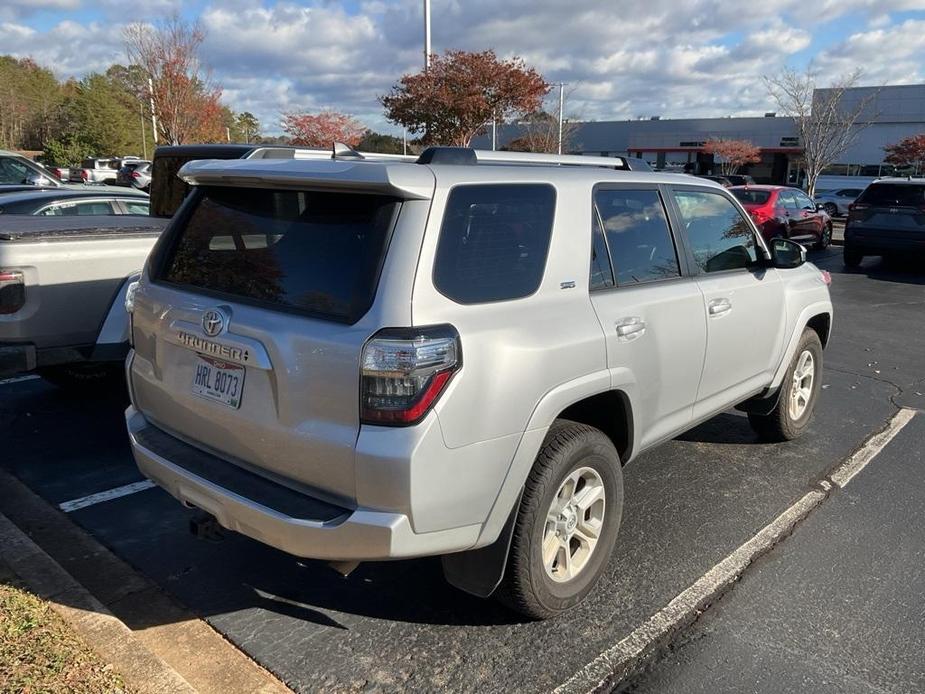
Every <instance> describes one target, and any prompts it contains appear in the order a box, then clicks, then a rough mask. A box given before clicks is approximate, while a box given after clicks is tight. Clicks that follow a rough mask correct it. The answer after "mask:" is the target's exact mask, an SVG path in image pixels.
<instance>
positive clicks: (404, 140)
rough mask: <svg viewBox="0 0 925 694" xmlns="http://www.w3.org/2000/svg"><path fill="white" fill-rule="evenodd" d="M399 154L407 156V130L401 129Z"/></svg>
mask: <svg viewBox="0 0 925 694" xmlns="http://www.w3.org/2000/svg"><path fill="white" fill-rule="evenodd" d="M401 153H402V154H404V155H406V156H407V154H408V128H402V133H401Z"/></svg>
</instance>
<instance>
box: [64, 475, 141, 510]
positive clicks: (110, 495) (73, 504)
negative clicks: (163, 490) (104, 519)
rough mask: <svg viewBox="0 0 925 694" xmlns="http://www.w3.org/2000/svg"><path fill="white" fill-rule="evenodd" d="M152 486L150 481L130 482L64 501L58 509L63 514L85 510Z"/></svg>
mask: <svg viewBox="0 0 925 694" xmlns="http://www.w3.org/2000/svg"><path fill="white" fill-rule="evenodd" d="M154 486H156V485H155V484H154V482H152V481H151V480H141V481H140V482H132V483H131V484H126V485H123V486H121V487H116V488H115V489H107V490H106V491H105V492H97V493H96V494H90V495H89V496H82V497H81V498H79V499H73V500H71V501H65V502H64V503H62V504H58V508H60V509H61V510H62V511H64V512H65V513H71V512H72V511H77V510H79V509H82V508H87V506H93V505H95V504H101V503H103V502H104V501H111V500H112V499H118V498H120V497H123V496H128V495H129V494H135V493H136V492H143V491H144V490H145V489H151V488H152V487H154Z"/></svg>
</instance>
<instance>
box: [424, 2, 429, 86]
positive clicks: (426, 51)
mask: <svg viewBox="0 0 925 694" xmlns="http://www.w3.org/2000/svg"><path fill="white" fill-rule="evenodd" d="M429 68H430V0H424V69H425V70H427V69H429Z"/></svg>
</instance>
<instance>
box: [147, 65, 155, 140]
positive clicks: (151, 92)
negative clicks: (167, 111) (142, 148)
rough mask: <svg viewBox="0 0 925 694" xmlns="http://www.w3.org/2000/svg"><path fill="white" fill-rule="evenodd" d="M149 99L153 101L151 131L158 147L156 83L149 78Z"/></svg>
mask: <svg viewBox="0 0 925 694" xmlns="http://www.w3.org/2000/svg"><path fill="white" fill-rule="evenodd" d="M148 98H149V99H150V100H151V130H152V135H153V137H154V146H155V147H156V146H157V116H155V115H154V82H152V81H151V78H150V77H149V78H148Z"/></svg>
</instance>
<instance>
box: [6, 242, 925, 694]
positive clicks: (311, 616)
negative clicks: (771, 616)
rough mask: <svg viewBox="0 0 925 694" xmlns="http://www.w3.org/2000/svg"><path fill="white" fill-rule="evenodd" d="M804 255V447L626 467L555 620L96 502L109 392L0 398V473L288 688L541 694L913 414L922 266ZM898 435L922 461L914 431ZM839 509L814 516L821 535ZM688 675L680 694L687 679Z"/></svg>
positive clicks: (422, 578) (434, 576)
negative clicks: (825, 345) (818, 372)
mask: <svg viewBox="0 0 925 694" xmlns="http://www.w3.org/2000/svg"><path fill="white" fill-rule="evenodd" d="M811 260H814V261H815V262H817V264H819V265H820V266H821V267H824V268H826V269H829V270H831V271H832V272H833V276H834V282H833V285H832V296H833V302H834V304H835V311H836V315H835V324H834V325H835V328H834V334H833V337H832V341H831V345H830V347H829V349H828V350H827V352H826V365H825V377H824V385H823V392H822V398H821V400H820V403H819V405H818V409H817V414H816V418H815V420H814V422H813V425H812V427H811V430H810V432H809V433H808V435H807V436H805V437H804V438H802V439H800V440H797V441H794V442H790V443H787V444H775V445H766V444H761V443H758V442H757V441H756V438H755V436H754V434H753V433H752V430H751V429H750V427H749V425H748V422H747V420H746V418H745V417H744V416H743V415H740V414H739V413H734V412H730V413H726V414H722V415H720V416H718V417H715V418H714V419H712V420H710V421H708V422H706V423H705V424H703V425H701V426H700V427H698V428H697V429H695V430H693V431H691V432H689V433H688V434H686V435H684V436H682V437H680V438H679V439H677V440H674V441H672V442H670V443H668V444H666V445H664V446H662V447H661V448H659V449H657V450H655V451H652V452H649V453H647V454H645V455H644V456H642V457H640V458H639V459H638V460H636V461H634V462H633V463H632V464H631V465H630V466H629V467H628V468H627V469H626V471H625V473H624V475H625V487H626V489H625V494H626V507H625V509H624V521H623V527H622V529H621V533H620V537H619V539H618V545H617V549H616V551H615V554H614V557H613V559H612V561H611V563H610V565H609V567H608V571H607V574H606V575H605V577H604V579H603V580H602V582H601V586H600V587H599V589H597V590H596V591H595V592H594V593H592V595H591V596H590V597H589V599H588V600H586V601H585V602H584V603H583V604H581V605H580V606H579V607H577V608H575V609H574V610H573V611H572V612H571V613H569V614H567V615H565V616H564V617H562V618H559V619H555V620H553V621H549V622H544V623H530V622H523V621H522V620H521V619H520V618H519V617H518V616H517V615H515V614H513V613H511V612H509V611H507V610H505V609H504V608H502V607H500V606H499V605H497V604H495V603H494V602H491V601H481V600H478V599H476V598H472V597H469V596H467V595H465V594H463V593H460V592H458V591H456V590H454V589H452V588H450V587H449V586H447V585H446V584H445V583H444V582H443V579H442V575H441V570H440V564H439V561H438V560H436V559H427V560H414V561H406V562H395V563H369V564H365V565H362V566H360V568H358V569H357V570H356V571H355V572H354V573H352V574H351V575H350V576H349V577H348V578H342V577H340V576H339V575H338V574H336V573H334V572H333V571H332V570H331V569H329V568H327V567H326V566H325V565H323V564H321V563H318V562H311V561H302V560H298V559H295V558H293V557H290V556H288V555H285V554H283V553H281V552H278V551H276V550H274V549H271V548H268V547H265V546H263V545H260V544H258V543H256V542H254V541H251V540H249V539H247V538H244V537H241V536H236V535H233V534H228V535H227V536H226V539H224V540H223V541H221V542H208V541H203V540H197V539H195V538H194V537H193V536H192V535H190V534H189V532H188V530H187V527H188V523H189V519H190V517H191V513H192V512H190V511H187V510H184V509H183V508H182V507H180V505H179V504H178V503H176V502H175V501H174V500H173V499H172V498H170V497H169V496H168V495H167V494H166V493H164V492H162V491H160V490H159V489H156V488H146V487H145V486H143V485H139V486H140V487H141V488H139V489H136V488H129V490H128V491H126V490H123V491H126V493H125V495H124V496H119V497H117V498H108V497H106V496H103V497H93V495H97V494H100V493H103V492H107V491H109V490H113V489H117V488H121V487H124V486H125V485H131V484H134V483H138V482H141V481H142V477H141V475H140V474H139V473H138V471H137V470H136V468H135V466H134V463H133V461H132V460H131V456H130V454H129V449H128V444H127V440H126V435H125V431H124V422H123V416H122V410H123V409H124V403H123V402H122V401H121V400H120V399H119V398H115V397H112V398H103V397H100V398H96V399H90V398H86V397H79V396H74V395H67V394H65V393H63V392H61V391H59V390H56V389H55V388H53V387H52V386H50V385H47V384H45V383H44V382H43V381H41V380H37V379H33V380H23V381H17V382H11V383H7V384H4V385H0V437H2V440H3V441H4V442H5V444H4V445H5V453H4V455H3V457H2V462H0V465H2V466H3V467H4V468H5V469H7V470H9V471H10V472H12V473H13V474H14V475H16V476H17V477H18V478H19V479H20V480H22V481H23V482H25V483H26V484H27V485H28V486H29V487H31V488H32V489H33V490H34V491H35V492H36V493H38V494H39V495H41V496H42V497H43V498H44V499H46V500H47V501H49V502H51V503H52V504H55V505H59V504H62V503H66V502H74V501H75V500H83V499H85V498H87V497H91V498H90V499H89V502H85V503H87V505H83V506H81V504H71V505H69V506H66V508H75V507H79V508H75V510H72V511H70V513H69V514H68V515H69V517H70V519H71V520H73V521H74V522H75V523H77V524H79V525H80V526H81V527H83V528H84V529H85V530H86V531H87V532H89V533H90V534H92V535H93V536H94V537H96V538H97V539H98V540H100V541H101V542H102V543H103V544H105V545H106V546H108V547H109V548H110V549H112V550H113V551H114V552H115V553H116V554H117V555H119V556H120V557H122V558H123V559H125V560H126V561H128V562H129V563H131V564H132V565H133V566H135V567H136V568H137V569H138V570H139V571H141V572H142V573H144V574H145V575H146V576H148V577H149V578H151V579H152V580H154V581H155V582H157V583H158V584H160V585H161V586H162V587H163V588H164V589H165V590H166V591H168V592H169V593H171V594H172V595H173V596H175V597H176V598H177V599H178V600H179V601H180V602H182V603H183V604H185V605H186V606H187V607H188V608H189V609H190V610H191V611H193V612H195V613H196V614H199V615H200V616H202V617H203V618H204V619H206V620H208V622H209V623H210V624H211V625H212V626H213V627H214V628H216V629H217V630H218V631H220V632H221V633H222V634H224V635H225V636H226V637H227V638H228V639H229V640H230V641H232V642H233V643H234V644H236V645H237V646H239V647H240V648H242V649H243V650H244V651H245V652H246V653H247V654H249V655H250V656H252V657H253V658H254V659H255V660H257V661H258V662H259V663H260V664H262V665H263V666H264V667H266V668H267V669H269V670H270V671H272V672H273V673H275V674H276V675H277V676H278V677H280V678H281V679H282V680H283V681H284V682H286V683H287V684H288V685H289V686H291V687H292V688H293V689H295V690H297V691H306V692H307V691H320V690H338V691H345V690H346V691H349V690H382V691H391V690H398V689H402V690H405V691H432V690H434V689H436V688H438V687H449V688H452V689H454V690H463V691H464V690H479V691H509V690H517V691H522V692H530V691H545V690H549V689H551V688H554V687H555V686H556V685H558V684H560V683H562V682H564V681H565V680H567V679H568V678H569V677H570V676H571V675H572V674H573V673H574V672H575V671H577V670H578V669H580V668H581V667H582V666H584V665H585V664H586V663H588V662H589V661H591V660H592V659H593V658H595V657H596V656H597V655H598V654H599V653H600V652H602V651H604V650H605V649H607V648H608V647H609V646H611V645H612V644H614V643H616V642H617V641H619V640H620V639H621V638H623V637H624V636H625V635H626V634H628V633H629V632H630V631H632V630H633V629H634V628H635V627H636V626H637V625H639V624H640V623H641V622H642V621H644V620H645V619H646V618H648V617H649V616H650V615H651V614H652V613H654V612H655V611H657V610H658V609H660V608H661V607H663V606H664V605H665V604H667V603H668V602H669V601H670V600H671V599H672V598H673V597H674V596H676V595H677V594H678V593H679V592H680V591H682V590H684V589H685V588H686V587H687V586H689V585H690V584H691V583H693V582H694V581H696V580H697V579H698V578H699V577H700V576H702V575H703V574H704V573H705V572H706V571H708V570H709V569H710V568H711V567H712V566H713V565H715V564H716V563H717V562H719V561H720V560H721V559H723V557H725V556H726V555H727V554H729V553H730V552H731V551H732V550H734V549H735V548H736V547H738V546H739V545H740V544H742V543H743V542H744V541H746V540H748V539H749V538H750V537H752V536H753V535H754V534H755V532H756V531H757V530H758V529H760V528H762V527H763V526H764V525H765V524H767V523H768V522H769V521H770V520H771V519H772V518H774V517H775V516H776V515H777V514H778V513H780V512H781V511H782V510H783V509H785V508H786V507H787V506H789V505H790V504H791V503H792V502H793V501H794V500H795V499H797V498H799V497H800V496H802V495H803V493H805V491H806V490H807V489H808V488H809V487H810V486H811V485H813V484H814V483H815V482H816V481H817V480H818V479H820V478H821V477H823V476H825V475H826V473H827V472H828V471H829V470H831V469H832V468H833V467H834V466H835V465H837V464H838V463H839V462H841V461H842V460H844V459H845V458H846V457H848V456H849V455H850V454H851V453H852V452H853V451H854V450H855V449H856V448H857V447H858V446H859V445H860V444H861V443H862V442H863V441H864V440H865V439H866V438H867V437H869V436H870V435H871V434H873V433H874V432H876V431H878V430H880V429H882V428H883V426H884V425H885V423H886V422H887V421H888V420H889V419H890V418H891V417H892V416H893V415H894V414H895V412H896V410H897V408H898V407H900V406H906V407H919V408H921V407H925V395H923V392H925V360H923V359H922V358H921V345H922V344H923V342H925V321H923V320H922V315H923V307H925V279H923V277H922V275H921V274H920V271H919V274H917V271H916V268H915V267H902V266H899V267H895V266H892V265H887V264H884V263H882V262H881V261H879V259H868V260H867V261H865V263H864V265H863V266H862V268H861V270H860V271H856V272H851V273H846V272H844V271H843V270H842V264H841V258H840V249H836V248H833V249H830V250H828V251H825V252H820V253H816V254H811ZM744 348H745V347H744V346H743V349H744ZM923 419H925V417H923ZM906 436H912V437H913V442H912V443H911V444H909V445H913V444H914V445H918V446H919V449H920V448H921V443H920V442H921V439H922V438H923V437H925V431H923V430H922V428H921V426H918V427H917V428H915V429H912V430H910V431H909V432H908V433H907V434H906ZM915 437H918V438H915ZM915 442H919V443H915ZM878 470H879V468H878V467H876V466H874V467H872V468H871V469H870V470H869V471H867V472H865V476H866V477H870V476H876V475H878V474H879V473H878ZM846 494H847V492H846ZM918 498H919V499H921V496H919V497H918ZM910 503H913V502H911V501H910ZM842 506H843V504H842ZM839 507H840V506H837V505H835V504H832V505H831V507H830V508H828V509H826V510H827V512H828V513H829V515H830V516H831V515H833V514H834V516H836V518H835V519H834V521H833V522H837V521H838V518H837V516H838V513H839V511H838V509H839ZM891 512H893V511H892V510H890V509H887V510H885V511H884V513H891ZM871 518H872V519H874V520H872V521H871V522H876V521H875V519H876V515H875V514H872V515H871ZM821 523H822V521H819V522H818V523H816V524H815V526H812V525H810V524H809V523H808V522H807V523H806V525H805V527H802V528H801V529H800V533H801V537H802V536H807V537H809V536H812V535H813V534H814V533H821V532H823V529H822V528H821V525H820V524H821ZM884 523H886V521H884ZM813 527H816V528H817V529H816V530H815V531H814V530H813ZM875 529H876V528H875ZM883 532H890V530H889V528H888V527H887V525H884V527H883ZM794 539H797V538H794ZM774 566H775V564H774V563H773V562H771V561H766V562H764V563H763V564H762V565H761V573H760V575H761V576H770V577H771V578H774V576H775V575H776V571H777V570H775V569H774V568H773V567H774ZM782 567H783V565H782ZM879 568H880V567H878V566H876V565H875V564H874V562H868V563H865V562H860V563H859V565H858V566H856V567H854V568H853V569H852V570H854V571H866V572H867V573H868V574H869V575H872V576H873V575H876V573H877V572H878V571H879ZM780 570H785V568H781V569H780ZM766 580H770V579H766ZM743 587H744V586H743ZM737 591H738V589H735V590H734V591H733V592H732V594H731V595H730V596H728V597H727V598H726V600H727V601H730V604H732V602H731V600H732V597H733V596H734V595H735V593H736V592H737ZM833 609H835V608H834V607H833ZM839 609H840V608H839ZM730 615H731V616H730ZM724 619H726V620H730V621H732V622H735V623H736V624H740V623H742V621H743V619H744V617H742V616H737V615H736V613H735V612H730V613H728V614H726V613H724ZM755 628H759V629H760V628H761V627H760V626H757V627H755ZM861 657H863V656H861ZM870 657H871V658H873V657H876V655H875V654H871V655H870ZM732 666H733V665H732V664H730V665H729V667H732ZM721 667H722V666H721ZM689 672H690V673H692V674H690V675H685V678H686V679H685V681H687V678H691V677H693V678H694V679H696V677H697V676H698V675H697V672H698V671H697V670H695V669H692V670H690V671H689ZM700 676H701V677H703V676H704V675H702V674H701V675H700ZM666 681H667V680H666ZM656 689H657V688H656ZM721 689H722V688H721ZM652 691H655V689H653V690H652ZM678 691H681V689H679V690H678Z"/></svg>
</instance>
